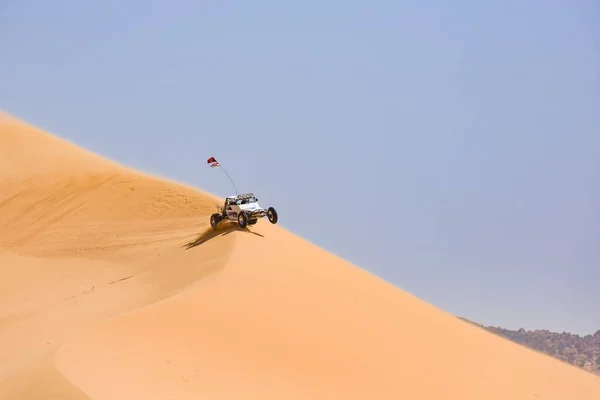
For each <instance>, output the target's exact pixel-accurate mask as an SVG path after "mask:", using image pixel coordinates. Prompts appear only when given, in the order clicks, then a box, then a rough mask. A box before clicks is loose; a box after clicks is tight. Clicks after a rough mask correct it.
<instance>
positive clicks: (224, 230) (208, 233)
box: [183, 223, 264, 250]
mask: <svg viewBox="0 0 600 400" xmlns="http://www.w3.org/2000/svg"><path fill="white" fill-rule="evenodd" d="M236 231H237V232H244V233H250V234H252V235H256V236H260V237H264V236H263V235H261V234H260V233H258V232H252V231H250V230H248V229H242V228H240V227H239V225H237V224H233V223H232V224H227V225H225V226H219V229H218V230H217V229H213V228H208V229H206V230H205V231H204V232H202V233H200V235H198V236H197V237H196V239H194V240H192V241H191V242H189V243H186V244H185V245H183V247H185V248H186V250H189V249H191V248H193V247H196V246H200V245H201V244H203V243H206V242H208V241H209V240H211V239H214V238H216V237H219V236H226V235H229V234H230V233H233V232H236Z"/></svg>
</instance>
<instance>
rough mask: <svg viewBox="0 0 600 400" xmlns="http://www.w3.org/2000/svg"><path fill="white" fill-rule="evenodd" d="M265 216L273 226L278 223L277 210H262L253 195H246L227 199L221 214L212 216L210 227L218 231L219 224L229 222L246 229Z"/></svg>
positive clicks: (270, 208) (271, 208)
mask: <svg viewBox="0 0 600 400" xmlns="http://www.w3.org/2000/svg"><path fill="white" fill-rule="evenodd" d="M265 216H266V217H267V218H268V219H269V222H271V223H272V224H276V223H277V220H278V216H277V211H275V208H273V207H269V208H266V209H265V208H262V207H261V206H260V205H259V204H258V199H257V198H256V196H254V194H253V193H244V194H239V195H237V196H228V197H227V198H225V204H224V205H223V208H222V210H221V212H220V213H215V214H213V215H211V216H210V226H212V228H213V229H215V230H216V229H217V225H218V224H219V222H221V221H224V220H227V221H230V222H234V223H237V224H238V225H239V226H240V228H242V229H245V228H246V226H248V225H254V224H256V222H257V221H258V219H259V218H263V217H265Z"/></svg>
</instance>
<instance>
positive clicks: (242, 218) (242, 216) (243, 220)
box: [238, 211, 248, 229]
mask: <svg viewBox="0 0 600 400" xmlns="http://www.w3.org/2000/svg"><path fill="white" fill-rule="evenodd" d="M238 224H239V225H240V228H242V229H245V228H246V226H248V214H247V213H246V211H242V212H240V213H239V214H238Z"/></svg>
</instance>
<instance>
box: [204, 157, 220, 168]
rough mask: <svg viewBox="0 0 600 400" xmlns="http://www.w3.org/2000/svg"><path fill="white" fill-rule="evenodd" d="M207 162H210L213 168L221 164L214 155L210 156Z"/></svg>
mask: <svg viewBox="0 0 600 400" xmlns="http://www.w3.org/2000/svg"><path fill="white" fill-rule="evenodd" d="M206 163H207V164H210V167H211V168H214V167H218V166H219V162H218V161H217V159H216V158H214V157H211V158H209V159H208V160H206Z"/></svg>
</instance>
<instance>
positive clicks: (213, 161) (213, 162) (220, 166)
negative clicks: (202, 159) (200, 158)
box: [206, 157, 238, 196]
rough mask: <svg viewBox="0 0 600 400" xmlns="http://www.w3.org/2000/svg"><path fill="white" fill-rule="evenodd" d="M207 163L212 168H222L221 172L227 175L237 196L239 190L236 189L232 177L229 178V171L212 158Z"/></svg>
mask: <svg viewBox="0 0 600 400" xmlns="http://www.w3.org/2000/svg"><path fill="white" fill-rule="evenodd" d="M206 163H207V164H210V167H211V168H215V167H219V168H221V170H222V171H223V172H225V175H227V177H228V178H229V181H230V182H231V184H232V185H233V189H234V190H235V194H236V196H237V194H238V191H237V188H236V187H235V183H233V179H231V176H229V174H228V173H227V171H225V168H223V166H222V165H221V164H220V163H219V162H218V161H217V160H216V159H215V158H214V157H211V158H209V159H208V160H206Z"/></svg>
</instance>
